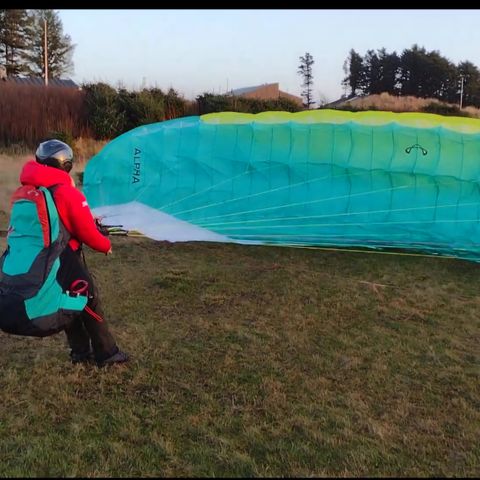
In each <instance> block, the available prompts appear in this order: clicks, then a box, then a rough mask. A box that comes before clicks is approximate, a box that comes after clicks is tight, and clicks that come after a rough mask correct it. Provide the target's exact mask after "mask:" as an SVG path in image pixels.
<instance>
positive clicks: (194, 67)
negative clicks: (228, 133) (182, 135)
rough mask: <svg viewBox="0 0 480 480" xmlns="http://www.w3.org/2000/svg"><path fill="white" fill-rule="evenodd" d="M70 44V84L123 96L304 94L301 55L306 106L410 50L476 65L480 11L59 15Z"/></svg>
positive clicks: (336, 94) (479, 53)
mask: <svg viewBox="0 0 480 480" xmlns="http://www.w3.org/2000/svg"><path fill="white" fill-rule="evenodd" d="M58 12H59V14H60V18H61V20H62V22H63V28H64V33H66V34H68V35H70V37H71V38H72V43H74V44H75V45H76V48H75V51H74V56H73V61H74V67H75V71H74V74H73V75H71V77H72V78H73V79H74V80H76V81H77V82H79V83H82V82H90V81H94V82H95V81H104V82H107V83H109V84H111V85H112V86H118V84H119V82H121V83H122V84H123V85H124V86H126V87H127V88H129V89H137V88H140V87H142V86H147V87H150V86H157V87H159V88H162V89H168V88H169V87H173V88H174V89H175V90H177V91H178V92H179V93H180V94H182V95H184V96H185V98H187V99H194V98H195V96H196V95H199V94H202V93H204V92H215V93H225V91H226V90H227V89H229V90H230V89H235V88H242V87H248V86H254V85H260V84H262V83H274V82H278V83H279V84H280V89H281V90H283V91H286V92H289V93H291V94H294V95H300V94H301V91H302V87H301V83H302V79H301V77H300V75H298V73H297V70H298V66H299V64H300V60H299V58H300V56H303V55H304V54H305V53H306V52H309V53H310V54H311V55H312V56H313V59H314V61H315V63H314V65H313V93H314V99H315V100H316V101H318V99H320V98H321V99H323V100H327V101H332V100H335V99H337V98H338V97H340V96H341V95H342V94H343V93H344V88H343V87H342V85H341V81H342V79H343V78H344V76H345V73H344V71H343V64H344V62H345V60H346V58H347V56H348V53H349V51H350V49H352V48H353V49H355V50H356V51H357V53H359V54H360V55H362V56H363V55H365V53H366V52H367V50H369V49H373V50H377V49H380V48H382V47H384V48H386V50H387V52H388V53H391V52H393V51H396V52H397V53H401V52H402V51H403V50H404V49H406V48H411V47H412V46H413V44H415V43H416V44H418V45H419V46H420V47H425V48H426V49H427V50H428V51H431V50H437V51H438V52H439V53H440V54H441V55H443V56H444V57H446V58H447V59H449V60H450V61H452V62H454V63H455V64H457V63H458V62H461V61H464V60H469V61H471V62H473V63H474V64H475V65H477V66H478V67H480V10H376V9H368V10H353V9H352V10H282V9H278V10H273V9H272V10H247V9H245V10H219V9H218V10H217V9H207V10H163V9H160V10H86V9H85V10H73V9H72V10H58Z"/></svg>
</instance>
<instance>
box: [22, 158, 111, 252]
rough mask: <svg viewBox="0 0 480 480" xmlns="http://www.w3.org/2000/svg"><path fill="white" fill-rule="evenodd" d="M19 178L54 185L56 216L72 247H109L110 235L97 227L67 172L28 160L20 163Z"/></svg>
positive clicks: (38, 184) (48, 185)
mask: <svg viewBox="0 0 480 480" xmlns="http://www.w3.org/2000/svg"><path fill="white" fill-rule="evenodd" d="M20 182H21V183H22V185H33V186H35V187H45V188H49V187H52V186H54V185H56V188H55V189H54V191H53V199H54V201H55V205H56V207H57V211H58V215H59V217H60V220H61V221H62V223H63V224H64V225H65V228H66V229H67V230H68V232H69V233H70V235H71V236H72V238H71V239H70V241H69V242H68V244H69V245H70V247H71V248H72V250H74V251H75V250H78V249H79V248H80V246H81V245H82V243H84V244H85V245H87V246H89V247H90V248H92V249H94V250H97V251H98V252H103V253H107V252H108V251H109V250H110V247H111V243H110V239H109V238H108V237H105V236H104V235H102V234H101V233H100V231H99V230H98V228H97V225H96V223H95V218H94V216H93V214H92V212H91V210H90V207H89V206H88V203H87V200H86V198H85V195H84V194H83V193H82V192H81V191H80V190H78V189H77V188H76V187H75V182H74V181H73V178H72V177H71V176H70V175H69V174H68V173H67V172H65V171H64V170H60V169H58V168H54V167H50V166H48V165H42V164H40V163H38V162H36V161H35V160H30V161H28V162H27V163H26V164H25V165H24V166H23V169H22V172H21V173H20Z"/></svg>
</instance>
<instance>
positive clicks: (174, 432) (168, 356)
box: [0, 207, 480, 477]
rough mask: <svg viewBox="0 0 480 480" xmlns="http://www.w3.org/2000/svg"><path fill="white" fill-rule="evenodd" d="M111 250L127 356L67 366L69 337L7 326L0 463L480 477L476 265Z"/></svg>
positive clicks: (146, 243) (110, 294) (109, 288)
mask: <svg viewBox="0 0 480 480" xmlns="http://www.w3.org/2000/svg"><path fill="white" fill-rule="evenodd" d="M0 209H1V207H0ZM4 210H5V209H4ZM6 221H7V216H6V215H5V214H3V215H2V214H0V224H3V225H2V226H3V227H4V226H5V222H6ZM4 246H5V238H0V247H1V249H2V250H3V248H4ZM113 250H114V253H113V255H111V256H108V257H106V256H104V255H101V254H98V253H95V252H92V251H90V250H88V249H86V255H87V261H88V263H89V264H90V266H91V269H92V270H93V272H94V273H95V274H96V276H97V279H98V283H99V286H100V291H101V293H102V296H103V301H104V306H105V311H106V314H107V316H108V318H109V319H110V324H111V328H112V331H113V332H114V333H115V335H116V338H117V340H118V343H119V345H120V346H121V347H122V348H123V349H125V350H126V351H128V352H129V353H130V354H131V355H132V361H131V362H130V363H129V364H128V365H126V366H117V367H112V368H109V369H105V370H102V369H98V368H96V367H92V366H73V365H71V364H70V363H69V361H68V350H67V347H66V342H65V337H64V335H63V334H59V335H56V336H53V337H50V338H46V339H35V338H22V337H15V336H9V335H6V334H3V333H0V345H1V348H0V391H1V399H2V409H1V410H0V458H1V461H0V476H2V477H20V476H22V477H23V476H25V477H32V476H35V477H42V476H43V477H72V476H85V477H100V476H105V477H127V476H133V477H135V476H137V477H138V476H143V477H148V476H163V477H173V476H180V477H206V476H208V477H220V476H226V477H273V476H280V477H312V476H337V477H345V476H350V477H351V476H355V477H365V476H369V477H370V476H401V477H407V476H408V477H412V476H420V477H424V476H443V477H450V476H468V477H475V476H477V477H478V476H479V475H480V442H479V440H480V382H479V376H480V375H479V374H480V351H479V343H480V320H479V308H480V293H479V292H480V265H479V264H475V263H469V262H466V261H460V260H453V259H442V258H432V257H422V256H400V255H384V254H369V253H352V252H338V251H327V250H315V249H293V248H281V247H266V246H265V247H263V246H242V245H233V244H217V243H195V242H192V243H175V244H170V243H167V242H154V241H151V240H148V239H141V238H123V237H115V238H113Z"/></svg>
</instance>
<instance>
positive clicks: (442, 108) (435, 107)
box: [421, 102, 470, 117]
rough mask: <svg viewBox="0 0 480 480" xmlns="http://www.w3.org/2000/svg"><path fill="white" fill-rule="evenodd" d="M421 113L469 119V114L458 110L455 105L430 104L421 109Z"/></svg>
mask: <svg viewBox="0 0 480 480" xmlns="http://www.w3.org/2000/svg"><path fill="white" fill-rule="evenodd" d="M421 111H422V112H425V113H435V114H437V115H451V116H455V117H470V114H469V113H467V112H464V111H462V110H460V108H459V107H457V106H455V105H448V104H446V103H436V102H431V103H428V104H427V105H425V106H424V107H422V108H421Z"/></svg>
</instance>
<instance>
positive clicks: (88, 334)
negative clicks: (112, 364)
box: [57, 246, 118, 362]
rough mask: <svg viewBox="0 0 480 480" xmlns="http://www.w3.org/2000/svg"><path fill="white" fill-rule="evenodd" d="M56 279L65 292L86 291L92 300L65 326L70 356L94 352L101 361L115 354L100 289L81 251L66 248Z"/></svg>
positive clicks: (115, 350)
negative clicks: (80, 289)
mask: <svg viewBox="0 0 480 480" xmlns="http://www.w3.org/2000/svg"><path fill="white" fill-rule="evenodd" d="M57 280H58V283H59V284H60V285H61V286H62V288H63V289H64V290H70V291H75V289H76V288H77V289H78V288H82V287H83V288H84V289H85V288H86V290H87V292H88V297H89V298H88V302H87V306H86V308H85V309H84V310H83V311H82V312H81V313H79V314H78V315H75V316H74V317H73V320H72V322H71V323H70V324H69V325H68V326H67V327H65V333H66V335H67V340H68V344H69V346H70V348H71V350H72V352H71V353H72V354H83V353H86V352H88V351H90V350H92V351H93V354H94V356H95V360H96V361H99V362H102V361H103V360H105V359H107V358H108V357H110V356H111V355H114V354H115V353H116V352H117V351H118V347H117V345H116V343H115V340H114V338H113V335H112V334H111V333H110V330H109V328H108V325H107V322H106V320H105V318H104V315H103V310H102V306H101V303H100V298H99V295H98V289H97V286H96V284H95V281H94V279H93V277H92V275H91V273H90V272H89V271H88V268H87V265H86V263H85V257H84V255H83V252H82V251H81V249H79V250H77V251H73V250H72V249H71V248H70V247H69V246H67V248H66V249H65V251H64V252H63V253H62V254H61V255H60V268H59V271H58V273H57Z"/></svg>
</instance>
